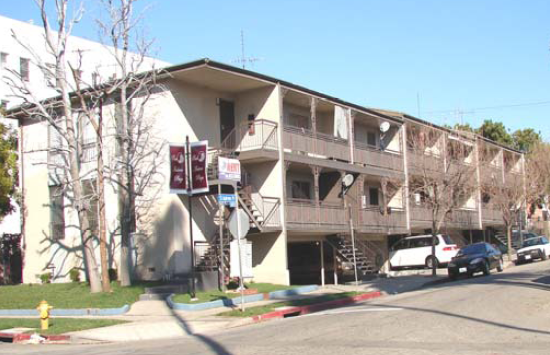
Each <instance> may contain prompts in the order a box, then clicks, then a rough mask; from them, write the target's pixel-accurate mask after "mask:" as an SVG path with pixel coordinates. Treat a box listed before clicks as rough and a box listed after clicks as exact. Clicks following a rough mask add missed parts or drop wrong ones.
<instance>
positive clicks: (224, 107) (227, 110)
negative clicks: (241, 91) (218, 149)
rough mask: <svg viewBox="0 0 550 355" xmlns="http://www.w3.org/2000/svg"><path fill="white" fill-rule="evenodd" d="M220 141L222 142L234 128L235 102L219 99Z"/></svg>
mask: <svg viewBox="0 0 550 355" xmlns="http://www.w3.org/2000/svg"><path fill="white" fill-rule="evenodd" d="M219 102H220V142H223V141H224V140H225V138H227V136H229V134H230V133H231V131H233V129H234V128H235V104H234V103H233V102H231V101H226V100H222V99H220V101H219Z"/></svg>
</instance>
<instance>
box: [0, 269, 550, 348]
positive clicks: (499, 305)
mask: <svg viewBox="0 0 550 355" xmlns="http://www.w3.org/2000/svg"><path fill="white" fill-rule="evenodd" d="M549 291H550V261H544V262H535V263H532V264H528V265H522V266H517V267H511V268H509V269H508V270H506V271H505V272H503V273H496V271H493V273H492V275H491V276H487V277H486V276H481V275H480V276H476V277H474V278H472V279H461V280H459V281H455V282H448V283H444V284H440V285H437V286H434V287H431V288H427V289H423V290H420V291H415V292H409V293H404V294H400V295H395V296H387V297H383V298H378V299H375V300H372V301H368V302H364V303H360V304H356V305H353V306H349V307H343V308H338V309H333V310H330V311H326V312H322V313H316V314H311V315H306V316H300V317H293V318H287V319H282V320H275V321H269V322H265V323H260V324H253V325H248V326H243V327H241V328H234V329H230V330H226V331H223V332H218V333H217V334H201V335H193V336H190V337H186V338H183V339H173V340H165V341H155V342H152V341H147V342H146V341H143V342H132V343H124V344H120V343H119V344H93V345H13V344H1V345H0V354H14V355H15V354H56V355H64V354H78V353H82V354H87V355H95V354H98V355H99V354H121V355H122V354H143V355H145V354H167V355H170V354H300V355H308V354H316V355H320V354H393V355H398V354H422V355H423V354H550V292H549Z"/></svg>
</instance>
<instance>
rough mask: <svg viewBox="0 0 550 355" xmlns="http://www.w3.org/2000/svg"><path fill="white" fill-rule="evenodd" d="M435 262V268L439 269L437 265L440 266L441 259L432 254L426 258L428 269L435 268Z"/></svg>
mask: <svg viewBox="0 0 550 355" xmlns="http://www.w3.org/2000/svg"><path fill="white" fill-rule="evenodd" d="M434 264H435V268H436V269H437V267H438V266H439V261H438V260H437V258H436V257H434V256H431V255H430V256H428V257H427V258H426V267H427V268H428V269H431V268H433V266H434Z"/></svg>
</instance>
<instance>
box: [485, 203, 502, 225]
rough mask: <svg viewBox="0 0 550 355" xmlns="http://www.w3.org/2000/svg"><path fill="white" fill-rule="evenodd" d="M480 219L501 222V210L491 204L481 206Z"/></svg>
mask: <svg viewBox="0 0 550 355" xmlns="http://www.w3.org/2000/svg"><path fill="white" fill-rule="evenodd" d="M481 219H482V221H483V222H485V223H487V222H490V223H499V224H502V223H503V222H502V211H499V210H498V209H496V208H495V207H493V206H487V205H485V206H482V210H481Z"/></svg>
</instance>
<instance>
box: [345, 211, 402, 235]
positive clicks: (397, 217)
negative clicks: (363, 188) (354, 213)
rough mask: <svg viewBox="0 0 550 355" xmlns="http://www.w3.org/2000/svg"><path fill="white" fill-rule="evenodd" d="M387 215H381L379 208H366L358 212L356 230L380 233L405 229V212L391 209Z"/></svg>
mask: <svg viewBox="0 0 550 355" xmlns="http://www.w3.org/2000/svg"><path fill="white" fill-rule="evenodd" d="M388 212H389V213H387V214H385V215H384V214H383V213H381V211H380V208H378V207H375V208H367V209H361V210H359V218H358V220H357V222H356V228H358V229H359V230H361V229H367V230H369V229H371V230H375V231H380V232H382V233H386V232H391V231H395V230H403V229H405V228H407V217H406V214H405V211H403V210H397V209H391V210H389V211H388Z"/></svg>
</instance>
